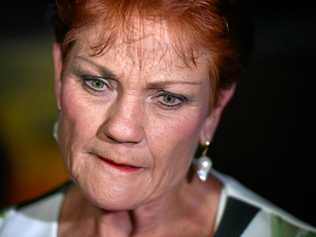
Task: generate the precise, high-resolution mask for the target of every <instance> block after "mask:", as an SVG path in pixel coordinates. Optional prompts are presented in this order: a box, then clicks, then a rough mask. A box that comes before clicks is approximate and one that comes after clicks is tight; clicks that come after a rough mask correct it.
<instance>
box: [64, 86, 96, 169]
mask: <svg viewBox="0 0 316 237" xmlns="http://www.w3.org/2000/svg"><path fill="white" fill-rule="evenodd" d="M86 97H87V96H86V95H85V94H84V92H82V91H81V90H78V88H77V86H76V85H75V84H74V83H73V82H64V86H63V90H62V95H61V116H60V130H61V131H60V138H61V139H60V146H61V150H62V152H63V156H64V158H65V159H66V162H67V166H68V167H72V168H73V165H74V164H73V159H75V157H77V155H78V153H80V152H84V149H85V146H86V145H88V144H89V142H90V141H91V140H92V139H93V138H95V135H96V133H97V131H98V128H99V126H100V124H101V123H102V121H101V120H100V118H102V116H101V115H100V113H102V111H101V110H100V108H96V106H95V105H94V106H91V104H90V103H89V100H87V98H86ZM99 120H100V121H99Z"/></svg>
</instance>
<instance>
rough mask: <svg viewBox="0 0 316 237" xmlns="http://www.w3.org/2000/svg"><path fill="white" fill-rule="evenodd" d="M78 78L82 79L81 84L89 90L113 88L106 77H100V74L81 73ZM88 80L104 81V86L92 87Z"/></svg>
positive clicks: (98, 91)
mask: <svg viewBox="0 0 316 237" xmlns="http://www.w3.org/2000/svg"><path fill="white" fill-rule="evenodd" d="M80 79H81V80H82V83H83V86H85V87H87V89H89V90H93V91H94V92H96V93H101V92H104V91H105V90H106V88H107V89H110V90H111V89H113V88H112V85H111V83H110V82H109V80H108V79H106V78H104V77H101V76H93V75H87V74H83V75H81V76H80ZM90 81H101V82H102V83H104V85H105V86H106V88H104V89H100V90H99V89H97V88H94V87H93V86H91V85H90V84H89V83H88V82H90Z"/></svg>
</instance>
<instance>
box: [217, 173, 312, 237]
mask: <svg viewBox="0 0 316 237" xmlns="http://www.w3.org/2000/svg"><path fill="white" fill-rule="evenodd" d="M212 174H213V175H214V176H215V177H217V178H218V179H219V180H220V181H222V183H223V184H224V190H223V192H224V193H225V209H226V210H225V211H223V213H224V214H223V217H224V216H225V213H226V214H227V209H233V211H232V212H234V213H235V214H236V213H237V216H238V218H239V222H240V223H242V221H244V222H245V223H242V224H243V230H242V232H241V233H242V234H241V235H240V236H242V237H251V236H256V237H281V236H284V237H285V236H286V237H316V228H314V227H312V226H310V225H308V224H306V223H304V222H302V221H300V220H298V219H297V218H295V217H294V216H292V215H290V214H289V213H287V212H285V211H284V210H282V209H280V208H279V207H277V206H275V205H274V204H272V203H271V202H269V201H267V200H266V199H264V198H262V197H260V196H259V195H257V194H256V193H254V192H252V191H251V190H249V189H248V188H246V187H245V186H243V185H242V184H240V183H239V182H238V181H236V180H235V179H233V178H231V177H229V176H227V175H223V174H221V173H219V172H217V171H212ZM238 212H239V213H240V214H239V215H238ZM223 217H222V218H223ZM247 218H248V219H247Z"/></svg>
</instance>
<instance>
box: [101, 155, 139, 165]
mask: <svg viewBox="0 0 316 237" xmlns="http://www.w3.org/2000/svg"><path fill="white" fill-rule="evenodd" d="M95 155H96V156H97V157H98V158H100V159H102V160H105V161H110V162H113V163H115V164H117V165H125V166H131V167H135V168H143V166H142V165H138V164H134V163H133V164H132V163H131V162H125V161H119V160H117V159H113V158H110V157H108V156H103V155H99V154H95Z"/></svg>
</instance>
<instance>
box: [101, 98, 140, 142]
mask: <svg viewBox="0 0 316 237" xmlns="http://www.w3.org/2000/svg"><path fill="white" fill-rule="evenodd" d="M107 115H108V116H107V118H106V119H105V121H104V123H103V125H102V129H101V130H102V134H103V135H104V136H105V138H106V139H107V140H108V141H110V142H114V143H122V144H123V143H124V144H138V143H140V142H141V141H142V139H143V136H144V129H143V127H144V126H143V119H142V118H143V106H142V103H141V102H140V100H138V99H137V98H129V97H128V96H126V97H124V98H122V99H120V100H118V101H116V102H115V103H113V104H112V105H111V107H110V108H109V110H108V113H107Z"/></svg>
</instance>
